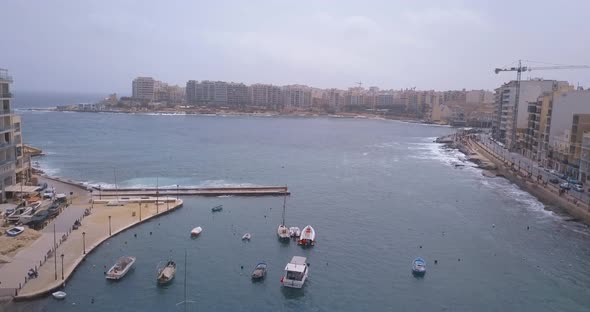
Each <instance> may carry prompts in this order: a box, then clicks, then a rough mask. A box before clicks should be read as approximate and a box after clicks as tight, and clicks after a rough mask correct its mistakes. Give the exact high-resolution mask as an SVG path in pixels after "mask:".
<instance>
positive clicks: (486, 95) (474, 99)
mask: <svg viewBox="0 0 590 312" xmlns="http://www.w3.org/2000/svg"><path fill="white" fill-rule="evenodd" d="M465 102H466V103H467V104H481V103H493V102H494V93H493V92H491V91H487V90H471V91H467V92H466V93H465Z"/></svg>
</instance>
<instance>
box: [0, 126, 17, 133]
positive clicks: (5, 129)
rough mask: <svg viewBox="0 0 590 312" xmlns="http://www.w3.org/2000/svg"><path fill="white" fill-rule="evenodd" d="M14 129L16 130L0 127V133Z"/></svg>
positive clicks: (10, 127) (9, 127)
mask: <svg viewBox="0 0 590 312" xmlns="http://www.w3.org/2000/svg"><path fill="white" fill-rule="evenodd" d="M15 129H16V128H15V127H13V126H7V127H3V126H0V133H4V132H9V131H14V130H15Z"/></svg>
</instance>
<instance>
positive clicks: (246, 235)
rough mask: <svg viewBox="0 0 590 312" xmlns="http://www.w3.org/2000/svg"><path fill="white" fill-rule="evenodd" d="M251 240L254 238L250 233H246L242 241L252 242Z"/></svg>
mask: <svg viewBox="0 0 590 312" xmlns="http://www.w3.org/2000/svg"><path fill="white" fill-rule="evenodd" d="M250 238H252V235H250V233H246V234H244V236H242V240H250Z"/></svg>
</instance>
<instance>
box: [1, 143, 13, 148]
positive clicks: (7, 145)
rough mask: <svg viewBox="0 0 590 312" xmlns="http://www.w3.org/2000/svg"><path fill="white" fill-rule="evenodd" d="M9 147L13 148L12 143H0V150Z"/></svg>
mask: <svg viewBox="0 0 590 312" xmlns="http://www.w3.org/2000/svg"><path fill="white" fill-rule="evenodd" d="M11 146H14V143H11V142H4V143H0V148H5V147H11Z"/></svg>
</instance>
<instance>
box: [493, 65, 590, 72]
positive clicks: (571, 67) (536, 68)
mask: <svg viewBox="0 0 590 312" xmlns="http://www.w3.org/2000/svg"><path fill="white" fill-rule="evenodd" d="M584 68H586V69H587V68H590V66H589V65H560V66H540V67H529V66H518V67H507V68H496V69H494V72H495V73H496V74H497V73H499V72H504V71H515V72H525V71H532V70H552V69H584Z"/></svg>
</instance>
